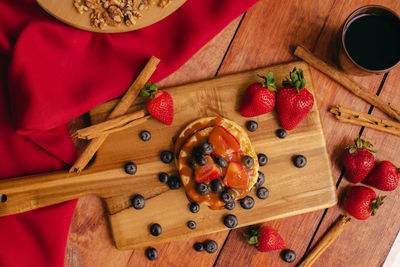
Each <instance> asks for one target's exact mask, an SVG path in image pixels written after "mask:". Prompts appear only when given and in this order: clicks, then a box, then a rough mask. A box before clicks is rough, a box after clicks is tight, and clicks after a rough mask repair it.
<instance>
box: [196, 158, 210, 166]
mask: <svg viewBox="0 0 400 267" xmlns="http://www.w3.org/2000/svg"><path fill="white" fill-rule="evenodd" d="M196 162H197V164H199V165H200V166H204V165H206V164H207V160H206V158H205V157H198V158H196Z"/></svg>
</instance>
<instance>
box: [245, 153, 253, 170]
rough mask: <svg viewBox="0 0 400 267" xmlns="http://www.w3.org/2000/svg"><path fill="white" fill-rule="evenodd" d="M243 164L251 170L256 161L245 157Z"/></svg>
mask: <svg viewBox="0 0 400 267" xmlns="http://www.w3.org/2000/svg"><path fill="white" fill-rule="evenodd" d="M242 163H243V165H244V166H245V167H246V168H251V167H252V166H253V164H254V159H253V158H252V157H250V156H247V155H246V156H243V157H242Z"/></svg>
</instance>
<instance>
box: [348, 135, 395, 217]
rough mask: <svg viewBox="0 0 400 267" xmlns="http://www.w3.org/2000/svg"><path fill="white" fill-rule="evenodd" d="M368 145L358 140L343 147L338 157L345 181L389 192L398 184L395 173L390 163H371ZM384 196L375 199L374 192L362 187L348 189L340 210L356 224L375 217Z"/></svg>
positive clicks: (369, 145) (373, 160)
mask: <svg viewBox="0 0 400 267" xmlns="http://www.w3.org/2000/svg"><path fill="white" fill-rule="evenodd" d="M371 147H372V144H371V143H370V142H368V141H365V140H363V139H361V138H359V137H356V138H355V140H354V145H352V146H350V147H347V148H346V149H345V152H344V154H343V156H342V162H343V165H344V167H345V169H346V177H347V179H348V180H349V181H350V182H352V183H360V182H363V183H364V184H366V185H369V186H372V187H374V188H376V189H379V190H382V191H393V190H395V189H396V188H397V186H398V184H399V175H398V169H397V168H396V166H395V165H394V164H393V163H391V162H390V161H386V160H385V161H380V162H375V157H374V155H373V154H372V153H376V152H377V151H376V150H372V149H371ZM384 198H385V196H381V197H377V196H376V193H375V192H374V190H372V189H371V188H369V187H366V186H363V185H355V186H351V187H350V188H348V190H347V191H346V193H345V195H344V198H343V207H344V209H345V210H346V211H347V212H348V213H349V214H350V215H351V216H353V217H355V218H356V219H359V220H366V219H367V218H369V217H370V216H371V215H375V213H376V210H377V209H378V208H379V206H380V205H382V204H383V199H384Z"/></svg>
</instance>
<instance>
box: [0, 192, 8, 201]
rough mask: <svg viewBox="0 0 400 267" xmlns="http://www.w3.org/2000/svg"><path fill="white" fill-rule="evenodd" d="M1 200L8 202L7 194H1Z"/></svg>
mask: <svg viewBox="0 0 400 267" xmlns="http://www.w3.org/2000/svg"><path fill="white" fill-rule="evenodd" d="M0 201H1V202H6V201H7V195H6V194H0Z"/></svg>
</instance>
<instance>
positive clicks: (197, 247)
mask: <svg viewBox="0 0 400 267" xmlns="http://www.w3.org/2000/svg"><path fill="white" fill-rule="evenodd" d="M193 248H194V250H196V251H197V252H201V251H203V249H204V246H203V243H201V242H196V243H194V245H193Z"/></svg>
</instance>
